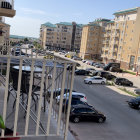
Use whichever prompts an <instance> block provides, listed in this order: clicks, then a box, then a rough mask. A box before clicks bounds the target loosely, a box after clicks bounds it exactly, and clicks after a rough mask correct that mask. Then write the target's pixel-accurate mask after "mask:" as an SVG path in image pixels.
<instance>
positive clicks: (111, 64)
mask: <svg viewBox="0 0 140 140" xmlns="http://www.w3.org/2000/svg"><path fill="white" fill-rule="evenodd" d="M111 67H115V68H120V63H108V64H107V65H105V66H104V68H103V69H104V70H106V71H108V70H110V68H111Z"/></svg>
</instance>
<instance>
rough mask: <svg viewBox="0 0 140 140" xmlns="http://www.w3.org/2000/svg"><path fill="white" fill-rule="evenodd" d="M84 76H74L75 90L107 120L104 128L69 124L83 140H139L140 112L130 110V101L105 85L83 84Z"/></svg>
mask: <svg viewBox="0 0 140 140" xmlns="http://www.w3.org/2000/svg"><path fill="white" fill-rule="evenodd" d="M83 79H84V77H83V76H75V81H74V90H76V91H78V92H81V93H85V94H86V96H87V100H88V103H89V104H91V105H93V106H94V107H95V108H96V109H97V110H99V111H100V112H102V113H104V114H105V115H106V116H107V120H106V122H105V123H103V124H99V123H96V122H80V123H77V124H74V123H70V127H71V129H72V130H74V132H76V134H77V135H78V138H79V139H80V140H139V139H140V110H134V109H131V108H130V107H129V106H128V104H127V102H126V101H127V100H129V99H130V98H132V97H130V96H126V95H121V94H119V93H117V92H115V91H113V90H111V89H110V88H108V87H106V86H105V85H96V84H94V85H88V84H84V82H83Z"/></svg>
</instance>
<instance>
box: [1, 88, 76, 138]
mask: <svg viewBox="0 0 140 140" xmlns="http://www.w3.org/2000/svg"><path fill="white" fill-rule="evenodd" d="M13 102H14V98H13V97H12V96H10V98H9V101H8V106H7V116H8V114H9V113H11V112H14V113H15V111H13V108H12V106H13ZM3 103H4V87H2V86H0V107H1V108H3ZM32 110H33V111H34V112H35V114H37V111H35V110H34V106H33V108H32ZM2 112H3V111H2V109H1V110H0V114H2ZM14 113H13V114H12V115H11V116H10V117H9V118H8V119H7V120H6V126H7V127H8V128H13V125H14V118H15V117H14V116H15V114H14ZM24 114H25V111H24V110H23V108H22V107H21V106H20V109H19V115H18V126H17V132H18V134H19V135H24V131H25V121H26V119H25V118H24ZM47 119H48V113H47V111H46V112H43V110H42V111H41V119H40V120H41V122H42V125H43V127H44V128H45V129H46V128H47V123H46V122H47ZM56 124H57V122H56V120H55V118H54V117H53V116H52V117H51V122H50V134H56V128H57V126H56ZM35 130H36V124H35V123H34V122H33V120H32V119H30V120H29V131H28V132H29V133H28V134H29V135H34V134H35ZM61 133H62V132H61ZM39 134H43V132H42V131H39ZM31 139H34V140H36V139H40V140H63V139H64V138H63V137H62V136H48V137H45V136H38V137H25V138H21V140H31ZM68 140H74V137H73V136H72V135H71V133H70V132H69V133H68Z"/></svg>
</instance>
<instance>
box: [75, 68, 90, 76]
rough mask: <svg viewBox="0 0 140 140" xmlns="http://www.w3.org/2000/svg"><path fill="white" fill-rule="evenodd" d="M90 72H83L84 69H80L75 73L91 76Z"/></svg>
mask: <svg viewBox="0 0 140 140" xmlns="http://www.w3.org/2000/svg"><path fill="white" fill-rule="evenodd" d="M89 73H90V72H89V71H86V70H83V69H79V70H76V71H75V74H76V75H89Z"/></svg>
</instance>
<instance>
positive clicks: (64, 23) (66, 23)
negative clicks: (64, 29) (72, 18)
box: [56, 22, 72, 26]
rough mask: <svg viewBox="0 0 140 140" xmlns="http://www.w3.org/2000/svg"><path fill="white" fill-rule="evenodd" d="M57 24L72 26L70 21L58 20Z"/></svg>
mask: <svg viewBox="0 0 140 140" xmlns="http://www.w3.org/2000/svg"><path fill="white" fill-rule="evenodd" d="M56 24H58V25H66V26H72V23H71V22H59V23H56Z"/></svg>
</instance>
